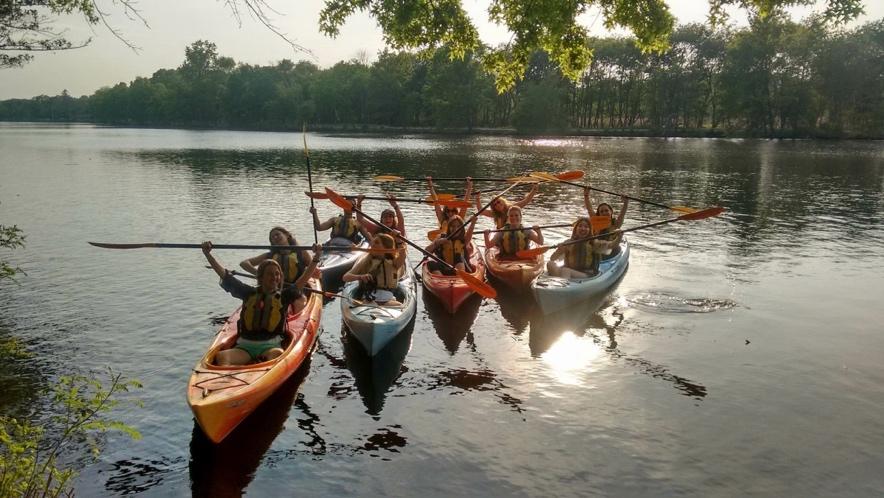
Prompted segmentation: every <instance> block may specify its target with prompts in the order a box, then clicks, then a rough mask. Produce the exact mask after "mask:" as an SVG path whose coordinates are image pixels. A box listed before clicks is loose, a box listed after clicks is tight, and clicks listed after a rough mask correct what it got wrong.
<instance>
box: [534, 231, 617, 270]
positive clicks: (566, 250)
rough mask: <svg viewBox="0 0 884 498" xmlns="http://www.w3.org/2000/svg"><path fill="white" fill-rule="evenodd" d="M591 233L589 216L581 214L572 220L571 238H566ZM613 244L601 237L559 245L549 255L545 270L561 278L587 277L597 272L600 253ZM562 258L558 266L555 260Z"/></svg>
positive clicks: (581, 237)
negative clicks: (560, 264)
mask: <svg viewBox="0 0 884 498" xmlns="http://www.w3.org/2000/svg"><path fill="white" fill-rule="evenodd" d="M591 235H592V224H591V223H590V221H589V218H587V217H585V216H581V217H580V218H577V221H576V222H574V229H573V230H572V231H571V238H570V239H568V240H579V239H584V238H586V237H589V236H591ZM613 245H614V243H613V242H609V241H606V240H601V239H593V240H587V241H585V242H578V243H576V244H569V245H564V246H559V247H558V248H557V249H556V250H555V252H553V253H552V255H551V256H550V257H549V262H548V263H547V264H546V270H547V272H549V274H550V275H552V276H554V277H562V278H587V277H591V276H593V275H595V274H596V273H598V270H599V260H600V255H601V254H604V253H605V252H607V251H608V250H609V249H611V247H612V246H613ZM560 259H564V264H563V265H562V266H559V265H557V264H555V261H557V260H560Z"/></svg>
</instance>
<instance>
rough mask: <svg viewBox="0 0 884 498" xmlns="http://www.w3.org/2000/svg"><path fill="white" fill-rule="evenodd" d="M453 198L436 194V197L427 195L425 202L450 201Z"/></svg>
mask: <svg viewBox="0 0 884 498" xmlns="http://www.w3.org/2000/svg"><path fill="white" fill-rule="evenodd" d="M454 197H455V196H454V194H436V197H433V196H432V195H428V196H427V198H426V200H427V202H433V201H450V200H452V199H454Z"/></svg>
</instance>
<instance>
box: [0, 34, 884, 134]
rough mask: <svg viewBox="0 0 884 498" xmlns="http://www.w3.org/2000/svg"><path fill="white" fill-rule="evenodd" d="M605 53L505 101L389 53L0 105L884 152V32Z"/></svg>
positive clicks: (216, 69)
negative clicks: (770, 140) (851, 145)
mask: <svg viewBox="0 0 884 498" xmlns="http://www.w3.org/2000/svg"><path fill="white" fill-rule="evenodd" d="M634 42H635V40H634V39H631V38H627V37H608V38H595V39H592V40H591V43H590V46H591V48H592V50H593V52H594V54H593V58H592V63H591V64H590V66H589V67H588V68H587V69H586V70H585V71H584V72H583V74H582V76H581V77H580V78H579V80H578V81H576V82H572V81H571V80H570V79H567V78H565V77H563V75H562V74H561V72H560V70H559V69H558V66H557V65H556V64H555V63H554V61H551V60H550V58H549V57H548V56H547V55H546V54H545V53H544V52H536V53H534V54H533V56H532V57H531V59H530V62H529V64H528V69H527V71H526V72H525V75H524V78H523V79H522V80H521V81H519V82H518V83H517V84H516V85H515V86H514V87H513V88H512V89H511V90H509V91H506V92H504V93H500V94H499V93H498V92H497V91H496V89H495V82H494V79H493V77H492V76H490V75H488V74H487V73H486V72H485V71H484V70H483V68H482V66H481V65H480V63H479V61H478V59H479V58H480V57H479V56H480V55H481V54H476V53H467V54H466V55H465V57H464V58H463V59H458V58H452V57H451V53H450V52H449V50H448V49H447V48H446V47H442V48H439V49H436V50H435V51H433V52H430V53H421V54H414V53H411V52H407V51H389V50H388V51H384V52H382V53H381V54H379V56H378V59H377V61H375V62H374V63H372V64H367V63H365V62H363V61H359V60H350V61H342V62H339V63H337V64H335V65H334V66H332V67H330V68H327V69H321V68H319V67H318V66H316V65H315V64H312V63H310V62H304V61H301V62H293V61H290V60H282V61H280V62H278V63H276V64H275V65H270V66H257V65H251V64H242V63H239V64H238V63H236V62H235V61H234V60H233V59H231V58H229V57H224V56H221V55H219V54H218V51H217V48H216V46H215V45H214V44H213V43H211V42H208V41H197V42H195V43H193V44H192V45H190V46H189V47H187V48H186V49H185V58H184V62H183V63H182V65H181V66H179V67H178V68H176V69H161V70H159V71H157V72H155V73H154V74H153V75H152V76H151V77H149V78H143V77H139V78H136V79H135V80H134V81H132V82H130V83H128V84H127V83H119V84H117V85H115V86H113V87H110V88H107V87H106V88H102V89H100V90H98V91H96V92H95V93H94V94H92V95H89V96H83V97H79V98H74V97H71V96H70V95H68V93H67V92H66V91H65V92H62V94H61V95H58V96H54V97H49V96H45V95H43V96H39V97H35V98H32V99H12V100H5V101H0V120H12V121H23V120H28V121H63V122H64V121H68V122H94V123H102V124H112V125H127V126H131V125H135V126H162V127H201V128H234V129H255V130H292V129H300V128H301V126H302V124H303V123H308V124H309V126H310V127H311V129H319V128H324V129H350V130H354V129H355V130H359V129H384V128H387V127H390V128H411V129H414V128H425V129H426V128H435V129H445V130H456V131H467V132H475V131H477V129H480V128H502V129H515V130H516V131H518V132H524V133H588V134H604V135H618V134H622V135H662V136H673V135H678V136H685V135H687V136H691V135H697V136H761V137H806V136H818V137H866V138H884V20H879V21H875V22H871V23H867V24H865V25H863V26H859V27H857V28H854V29H852V30H835V29H832V28H830V27H828V25H827V24H825V23H822V22H817V21H815V20H813V19H811V20H808V21H805V22H802V23H796V22H793V21H791V20H789V19H788V18H785V17H783V16H768V17H766V18H760V17H754V18H752V19H750V23H749V25H748V26H747V27H745V28H740V29H734V28H730V27H726V26H724V27H721V26H719V27H710V26H708V25H702V24H689V25H684V26H680V27H678V28H676V29H675V30H674V31H673V33H672V35H671V37H670V47H669V49H668V50H666V51H665V52H662V53H659V54H654V53H643V52H642V51H641V50H639V49H638V48H637V46H636V44H635V43H634Z"/></svg>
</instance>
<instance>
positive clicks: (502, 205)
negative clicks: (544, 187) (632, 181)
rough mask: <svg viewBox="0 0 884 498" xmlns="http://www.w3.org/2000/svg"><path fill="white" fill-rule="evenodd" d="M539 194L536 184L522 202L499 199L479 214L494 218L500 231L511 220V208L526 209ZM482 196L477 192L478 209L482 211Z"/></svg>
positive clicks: (495, 225)
mask: <svg viewBox="0 0 884 498" xmlns="http://www.w3.org/2000/svg"><path fill="white" fill-rule="evenodd" d="M536 194H537V184H536V183H535V184H534V185H533V186H532V187H531V191H530V192H528V194H527V195H525V197H522V198H521V199H520V200H518V201H516V202H511V201H508V200H506V199H505V198H503V197H498V198H496V199H494V202H492V203H491V207H490V208H486V209H484V210H482V211H480V212H479V214H481V215H482V216H488V217H489V218H494V228H497V229H498V230H499V229H501V228H503V226H504V225H506V223H507V220H508V218H509V212H510V208H511V207H513V206H518V207H519V208H524V207H525V206H527V205H528V204H529V203H530V202H531V201H532V200H533V199H534V196H535V195H536ZM482 207H483V204H482V195H481V194H479V193H478V192H476V209H482Z"/></svg>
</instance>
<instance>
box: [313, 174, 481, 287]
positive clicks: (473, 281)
mask: <svg viewBox="0 0 884 498" xmlns="http://www.w3.org/2000/svg"><path fill="white" fill-rule="evenodd" d="M325 192H326V193H327V194H328V198H329V200H331V201H332V202H333V203H335V205H337V206H338V207H340V208H341V209H344V210H352V211H355V212H357V213H359V214H361V215H362V216H363V217H365V219H367V220H368V221H370V222H372V223H374V224H375V225H378V226H379V227H381V228H382V229H384V230H387V231H388V232H393V233H394V234H395V236H396V237H397V238H399V239H400V240H402V241H403V242H405V243H406V244H408V245H410V246H411V247H413V248H415V249H417V250H418V251H420V252H421V253H423V255H424V256H426V257H429V258H432V259H434V260H435V261H437V262H438V263H440V264H442V265H444V266H446V267H448V268H450V269H451V270H454V272H455V273H457V276H459V277H460V278H462V279H463V281H464V282H466V284H467V285H469V286H470V288H471V289H473V290H474V291H476V292H477V293H478V294H479V295H480V296H482V297H487V298H495V297H497V291H495V290H494V287H491V286H490V285H488V284H486V283H485V282H483V281H481V280H479V279H478V278H476V277H474V276H472V275H470V274H469V273H467V272H465V271H463V270H458V269H457V268H455V267H453V266H451V265H449V264H448V263H446V262H445V261H444V260H443V259H441V258H439V257H438V256H436V255H435V254H432V253H430V252H428V251H427V250H426V249H424V248H423V247H421V246H419V245H417V244H415V243H414V242H412V241H410V240H408V239H406V238H405V237H403V236H402V235H400V234H399V233H397V232H396V231H395V230H393V229H392V228H389V227H387V226H385V225H384V224H382V223H381V222H379V221H377V220H375V219H372V218H371V216H368V215H367V214H365V213H363V212H362V211H361V210H360V209H359V208H357V207H356V206H354V205H353V203H352V202H350V201H348V200H347V199H345V198H343V197H341V196H340V195H338V193H337V192H335V191H334V190H332V189H330V188H328V187H326V188H325Z"/></svg>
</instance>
